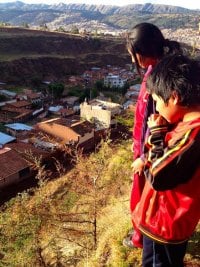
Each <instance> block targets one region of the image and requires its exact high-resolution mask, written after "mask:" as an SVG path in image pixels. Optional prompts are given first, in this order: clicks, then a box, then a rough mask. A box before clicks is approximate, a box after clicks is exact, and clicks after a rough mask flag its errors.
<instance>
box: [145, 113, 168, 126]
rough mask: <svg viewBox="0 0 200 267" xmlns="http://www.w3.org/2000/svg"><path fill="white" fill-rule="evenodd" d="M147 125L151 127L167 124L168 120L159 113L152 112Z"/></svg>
mask: <svg viewBox="0 0 200 267" xmlns="http://www.w3.org/2000/svg"><path fill="white" fill-rule="evenodd" d="M147 125H148V127H149V128H151V127H154V126H161V125H167V121H166V120H165V119H164V118H163V117H162V116H160V115H159V114H152V115H151V116H149V118H148V121H147Z"/></svg>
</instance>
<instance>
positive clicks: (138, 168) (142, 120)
mask: <svg viewBox="0 0 200 267" xmlns="http://www.w3.org/2000/svg"><path fill="white" fill-rule="evenodd" d="M127 49H128V52H129V53H130V55H131V58H132V62H133V63H134V64H135V66H136V69H137V71H138V73H139V74H140V75H141V76H142V72H141V70H142V69H145V70H146V73H145V75H144V77H143V81H142V84H141V89H140V93H139V96H138V99H137V103H136V108H135V114H134V115H135V116H134V128H133V152H134V162H133V164H132V167H133V172H134V174H133V183H132V189H131V196H130V210H131V213H132V212H133V211H134V209H135V207H136V205H137V203H138V201H139V200H140V197H141V194H142V190H143V187H144V183H145V178H144V173H143V167H144V161H143V154H144V151H143V148H144V140H145V135H146V134H148V130H147V128H148V127H147V118H148V117H149V115H150V114H152V113H154V111H155V108H154V103H153V99H152V97H151V96H150V95H149V93H148V92H147V91H146V80H147V78H148V76H149V74H150V73H151V71H152V68H154V67H155V66H156V65H157V64H158V62H159V61H160V60H161V59H162V58H163V57H164V56H165V55H168V54H175V53H181V52H182V50H181V47H180V45H179V43H178V42H175V41H170V40H168V39H165V38H164V37H163V35H162V33H161V31H160V30H159V28H158V27H156V26H155V25H153V24H151V23H140V24H138V25H136V26H135V27H134V28H133V29H132V30H131V31H130V33H129V34H128V38H127ZM123 245H124V246H128V247H130V248H133V247H140V248H141V247H142V235H141V233H140V231H138V229H137V228H136V227H134V231H131V233H130V234H129V235H128V236H127V237H126V238H124V240H123Z"/></svg>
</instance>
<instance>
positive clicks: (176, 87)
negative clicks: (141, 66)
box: [146, 55, 200, 106]
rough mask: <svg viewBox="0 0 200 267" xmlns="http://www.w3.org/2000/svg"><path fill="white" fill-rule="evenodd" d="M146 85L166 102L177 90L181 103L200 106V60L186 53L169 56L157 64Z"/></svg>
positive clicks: (148, 89)
mask: <svg viewBox="0 0 200 267" xmlns="http://www.w3.org/2000/svg"><path fill="white" fill-rule="evenodd" d="M146 86H147V91H148V92H149V93H151V94H152V93H154V94H156V95H157V96H158V97H160V98H162V99H163V100H164V102H165V103H168V101H169V99H170V97H171V96H172V95H173V92H176V93H177V95H178V96H179V105H182V106H196V105H198V106H200V61H197V60H195V59H191V58H189V57H187V56H184V55H170V56H167V57H165V58H163V59H162V60H161V61H160V62H159V63H158V64H157V65H156V66H155V68H154V69H153V71H152V73H151V74H150V76H149V77H148V79H147V83H146Z"/></svg>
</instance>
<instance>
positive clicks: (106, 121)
mask: <svg viewBox="0 0 200 267" xmlns="http://www.w3.org/2000/svg"><path fill="white" fill-rule="evenodd" d="M80 108H81V112H80V115H81V118H85V119H86V120H88V121H91V120H92V119H94V121H95V122H96V123H98V121H99V122H100V124H102V128H103V126H104V128H108V127H109V126H110V122H111V111H110V110H104V109H96V108H94V107H92V106H91V105H87V104H85V103H83V104H82V105H81V106H80Z"/></svg>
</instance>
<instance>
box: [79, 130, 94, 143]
mask: <svg viewBox="0 0 200 267" xmlns="http://www.w3.org/2000/svg"><path fill="white" fill-rule="evenodd" d="M92 138H94V131H92V132H91V133H86V134H85V135H84V136H80V138H79V144H82V143H84V142H86V141H88V140H90V139H92Z"/></svg>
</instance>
